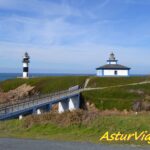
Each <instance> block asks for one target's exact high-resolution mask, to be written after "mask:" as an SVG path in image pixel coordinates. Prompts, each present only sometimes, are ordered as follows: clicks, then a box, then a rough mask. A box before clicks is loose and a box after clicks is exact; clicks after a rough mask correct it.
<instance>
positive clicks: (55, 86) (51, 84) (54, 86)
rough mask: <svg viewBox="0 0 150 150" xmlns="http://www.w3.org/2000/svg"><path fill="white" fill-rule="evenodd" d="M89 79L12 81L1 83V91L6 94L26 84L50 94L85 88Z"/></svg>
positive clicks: (70, 77) (40, 78)
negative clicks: (84, 85)
mask: <svg viewBox="0 0 150 150" xmlns="http://www.w3.org/2000/svg"><path fill="white" fill-rule="evenodd" d="M86 78H87V77H85V76H64V77H39V78H30V79H12V80H7V81H3V82H1V83H0V89H1V90H2V91H4V92H8V91H10V90H13V89H15V88H17V87H19V86H20V85H22V84H24V83H26V84H28V85H31V86H35V90H36V91H38V92H40V93H42V94H46V93H50V92H56V91H61V90H66V89H68V88H69V87H71V86H75V85H80V86H83V84H84V82H85V80H86Z"/></svg>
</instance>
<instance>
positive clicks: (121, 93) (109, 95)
mask: <svg viewBox="0 0 150 150" xmlns="http://www.w3.org/2000/svg"><path fill="white" fill-rule="evenodd" d="M131 91H134V92H131ZM136 91H142V92H143V94H138V92H136ZM146 95H150V84H143V85H132V86H124V87H114V88H107V89H103V90H93V91H86V92H83V93H82V96H83V98H84V100H85V101H89V102H91V103H94V104H95V106H96V107H97V108H98V109H101V110H105V109H114V108H116V109H118V110H124V109H127V110H131V109H132V106H133V103H134V101H136V100H142V99H144V98H145V96H146Z"/></svg>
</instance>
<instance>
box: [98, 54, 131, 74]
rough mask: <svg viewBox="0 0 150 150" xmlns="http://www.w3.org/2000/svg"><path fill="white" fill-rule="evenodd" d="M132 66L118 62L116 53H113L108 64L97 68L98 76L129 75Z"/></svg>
mask: <svg viewBox="0 0 150 150" xmlns="http://www.w3.org/2000/svg"><path fill="white" fill-rule="evenodd" d="M130 69H131V68H129V67H126V66H123V65H120V64H118V60H116V58H115V55H114V53H111V54H110V56H109V59H108V60H107V64H106V65H104V66H101V67H98V68H96V75H97V76H114V77H117V76H129V71H130Z"/></svg>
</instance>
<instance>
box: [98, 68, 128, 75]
mask: <svg viewBox="0 0 150 150" xmlns="http://www.w3.org/2000/svg"><path fill="white" fill-rule="evenodd" d="M115 71H117V75H115ZM102 72H103V74H102ZM97 76H129V70H115V69H111V70H107V69H106V70H104V71H102V70H97Z"/></svg>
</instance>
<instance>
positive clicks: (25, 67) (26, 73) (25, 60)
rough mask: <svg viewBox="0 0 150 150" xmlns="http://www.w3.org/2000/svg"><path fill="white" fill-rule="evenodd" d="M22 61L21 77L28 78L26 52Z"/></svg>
mask: <svg viewBox="0 0 150 150" xmlns="http://www.w3.org/2000/svg"><path fill="white" fill-rule="evenodd" d="M22 63H23V74H22V77H23V78H29V63H30V57H29V55H28V53H27V52H26V53H25V54H24V57H23V61H22Z"/></svg>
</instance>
